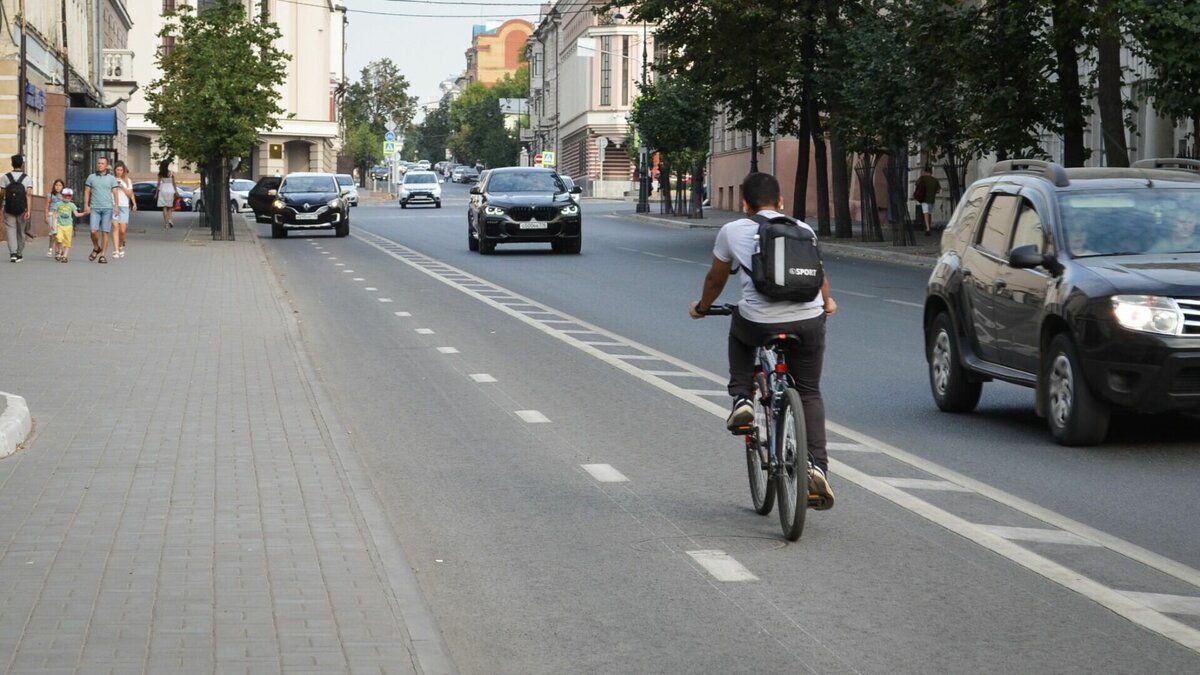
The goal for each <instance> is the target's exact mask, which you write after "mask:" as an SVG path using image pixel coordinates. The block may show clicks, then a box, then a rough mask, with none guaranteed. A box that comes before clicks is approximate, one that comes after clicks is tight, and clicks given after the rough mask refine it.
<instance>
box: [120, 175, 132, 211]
mask: <svg viewBox="0 0 1200 675" xmlns="http://www.w3.org/2000/svg"><path fill="white" fill-rule="evenodd" d="M117 187H118V188H120V189H119V190H117V206H120V207H122V208H124V207H127V206H129V195H128V194H126V193H125V190H127V189H129V188H132V187H133V181H131V180H130V179H128V178H118V179H117Z"/></svg>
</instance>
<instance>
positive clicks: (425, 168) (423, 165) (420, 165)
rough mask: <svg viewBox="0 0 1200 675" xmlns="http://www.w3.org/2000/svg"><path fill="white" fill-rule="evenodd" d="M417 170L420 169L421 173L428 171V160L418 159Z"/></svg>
mask: <svg viewBox="0 0 1200 675" xmlns="http://www.w3.org/2000/svg"><path fill="white" fill-rule="evenodd" d="M417 168H418V169H420V170H421V171H429V168H430V164H429V160H427V159H418V160H417Z"/></svg>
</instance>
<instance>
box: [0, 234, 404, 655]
mask: <svg viewBox="0 0 1200 675" xmlns="http://www.w3.org/2000/svg"><path fill="white" fill-rule="evenodd" d="M155 217H156V216H155V214H146V215H144V216H143V215H142V214H138V215H135V217H134V218H135V220H134V223H133V224H132V226H131V234H130V244H129V257H127V258H124V259H117V260H112V261H110V263H109V264H108V265H106V266H99V265H95V264H91V265H89V264H88V263H87V261H86V253H87V245H86V243H83V242H84V241H85V240H86V237H85V238H84V239H83V240H81V241H80V247H79V248H78V250H77V253H76V255H75V256H73V260H72V264H71V265H56V264H53V263H52V261H49V260H46V261H42V260H41V259H40V258H30V259H28V260H27V262H26V264H24V265H20V266H12V267H11V268H10V267H6V268H3V269H0V272H3V275H0V276H3V277H6V278H5V279H4V282H5V283H6V284H7V285H8V286H9V287H11V288H20V289H21V293H10V294H4V295H0V316H3V317H4V320H3V322H0V340H3V341H4V343H5V344H9V345H20V347H21V357H20V358H18V359H14V360H11V363H6V364H5V365H6V367H5V371H4V373H3V375H2V377H3V379H2V380H0V389H3V390H6V391H11V392H13V393H17V394H19V395H21V396H24V397H25V399H26V401H27V402H28V404H29V407H30V410H31V411H32V413H33V416H34V418H35V421H36V425H37V430H36V434H35V436H34V438H33V439H32V442H30V443H29V445H28V447H27V448H26V449H25V450H23V451H21V452H18V453H17V454H15V455H13V456H12V457H9V458H8V459H5V460H3V461H0V671H12V672H22V673H26V672H28V673H58V672H62V673H146V672H153V673H160V672H172V673H176V672H179V673H190V672H196V673H206V672H217V671H219V672H222V673H226V672H228V673H236V672H246V673H255V674H258V673H272V672H314V673H316V672H319V673H335V672H387V673H396V672H399V673H409V672H416V669H415V668H414V666H413V661H414V657H413V653H412V649H411V645H410V644H409V639H408V634H407V632H406V630H405V627H404V624H403V621H402V620H401V618H400V616H399V614H398V612H397V611H396V607H397V605H396V602H397V601H396V599H395V594H394V593H393V591H392V589H391V587H390V586H389V584H388V581H387V577H386V573H385V570H382V569H381V564H380V563H379V559H378V557H377V556H376V555H375V554H374V546H375V540H374V539H373V538H372V535H373V534H375V535H376V536H389V537H390V536H392V535H391V533H390V532H388V533H383V534H382V535H381V534H378V533H372V532H369V531H367V530H366V527H365V525H364V524H363V523H364V519H363V516H362V514H361V513H360V512H359V510H358V502H357V498H356V496H355V495H353V494H352V493H351V492H350V488H349V487H348V486H349V484H350V481H349V480H348V478H347V475H346V473H345V469H344V467H343V465H342V463H341V461H340V460H339V459H338V458H337V452H338V450H337V448H336V447H334V446H333V445H332V444H331V443H330V441H329V440H328V434H327V431H326V429H325V426H326V425H329V426H330V427H331V428H332V427H333V425H334V423H335V422H334V418H333V412H332V411H330V410H318V409H315V403H314V398H313V393H312V387H313V386H314V383H312V382H310V381H309V377H308V376H307V375H306V372H307V371H306V369H305V367H304V365H303V363H304V362H303V360H302V355H300V354H299V353H298V352H297V351H296V349H297V347H296V346H295V341H294V339H293V337H292V334H291V333H289V328H288V325H287V324H286V323H285V321H287V320H289V319H288V317H287V316H286V314H285V313H284V311H283V310H282V308H281V305H280V304H279V301H278V300H277V298H276V297H275V296H274V291H273V290H272V289H273V286H272V283H271V279H270V277H268V276H267V275H269V274H270V270H269V268H268V267H267V266H266V265H265V264H264V260H263V257H262V253H261V250H260V248H259V245H258V244H257V243H256V242H255V241H253V239H252V238H251V237H250V236H249V233H247V232H243V233H241V237H240V240H239V241H236V242H212V241H209V240H207V237H206V235H204V234H200V233H197V232H189V231H187V230H186V229H185V228H182V227H181V228H177V229H174V230H169V231H163V230H161V229H158V228H155V227H153V222H154V219H155ZM186 218H187V216H181V217H180V218H179V220H180V221H181V224H183V222H182V221H185V220H186ZM139 221H141V222H139ZM78 251H82V252H83V254H82V255H79V253H78Z"/></svg>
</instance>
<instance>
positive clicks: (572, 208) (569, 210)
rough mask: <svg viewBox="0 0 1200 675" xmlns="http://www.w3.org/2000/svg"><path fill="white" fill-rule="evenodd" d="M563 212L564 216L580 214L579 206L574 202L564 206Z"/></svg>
mask: <svg viewBox="0 0 1200 675" xmlns="http://www.w3.org/2000/svg"><path fill="white" fill-rule="evenodd" d="M562 214H563V215H564V216H577V215H579V207H578V206H576V205H574V204H568V205H567V206H564V207H562Z"/></svg>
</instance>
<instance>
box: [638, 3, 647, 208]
mask: <svg viewBox="0 0 1200 675" xmlns="http://www.w3.org/2000/svg"><path fill="white" fill-rule="evenodd" d="M641 88H642V91H643V93H644V92H645V89H646V22H645V21H644V20H643V21H642V87H641ZM646 154H647V153H646V139H644V138H642V130H641V128H640V127H639V128H638V203H637V212H638V213H650V167H649V166H647V164H648V161H647V160H648V157H647V156H646Z"/></svg>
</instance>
